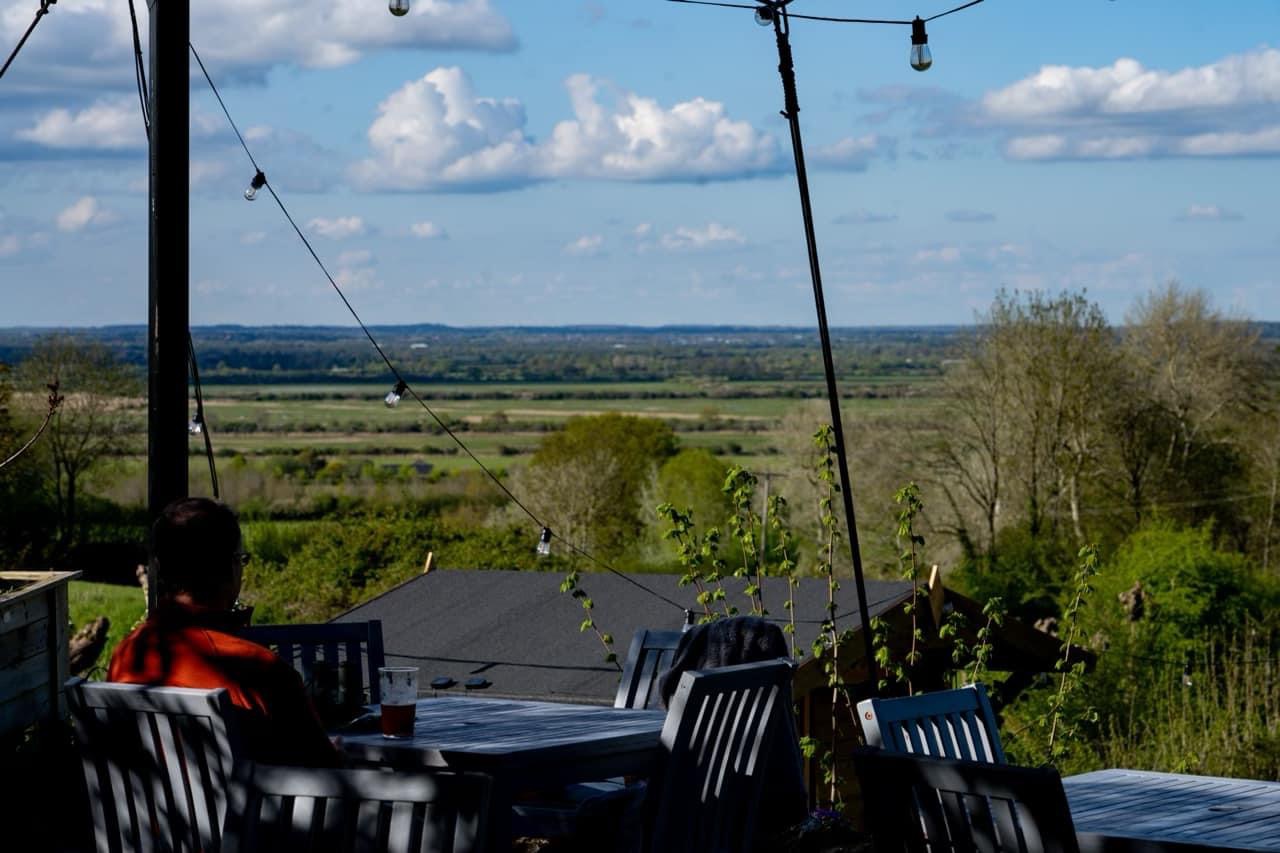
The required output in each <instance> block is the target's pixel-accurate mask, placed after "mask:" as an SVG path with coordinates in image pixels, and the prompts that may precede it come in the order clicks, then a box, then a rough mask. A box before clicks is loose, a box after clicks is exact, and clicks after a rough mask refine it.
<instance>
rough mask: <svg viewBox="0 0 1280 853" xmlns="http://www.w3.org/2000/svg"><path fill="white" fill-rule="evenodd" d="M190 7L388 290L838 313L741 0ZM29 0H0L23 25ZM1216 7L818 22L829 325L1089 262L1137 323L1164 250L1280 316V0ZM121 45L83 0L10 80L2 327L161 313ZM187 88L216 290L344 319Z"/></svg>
mask: <svg viewBox="0 0 1280 853" xmlns="http://www.w3.org/2000/svg"><path fill="white" fill-rule="evenodd" d="M163 1H164V0H161V2H163ZM138 5H139V10H140V12H141V13H142V14H143V17H144V20H143V22H142V23H143V25H144V27H145V9H146V5H145V3H141V2H139V4H138ZM192 5H193V13H192V14H193V25H192V40H193V42H194V43H195V46H196V48H197V49H198V50H199V51H200V52H201V54H202V56H203V58H204V59H205V62H206V65H207V66H208V67H209V70H210V72H211V73H212V74H213V75H214V78H215V80H217V81H218V82H219V84H220V86H221V89H222V92H223V95H224V97H225V98H226V100H227V102H228V104H229V106H230V108H231V111H232V114H233V116H235V118H236V120H237V122H238V123H239V124H240V126H241V128H242V129H243V130H244V131H245V133H246V136H247V138H248V140H249V144H250V147H251V148H252V149H253V150H254V154H255V156H256V157H257V159H258V160H259V162H260V163H261V164H262V166H263V168H264V170H265V171H266V173H267V176H268V178H269V179H270V181H271V183H272V185H273V186H274V187H276V189H277V190H278V191H279V192H280V193H281V195H282V196H283V198H284V199H285V201H286V203H287V204H288V205H289V207H290V210H291V212H292V213H293V214H294V217H295V218H296V219H297V220H298V221H299V223H300V224H301V225H302V226H303V228H304V230H306V231H307V232H308V234H309V235H310V236H312V237H313V238H314V244H315V246H316V249H317V251H318V252H319V253H320V254H321V256H322V257H323V258H324V259H325V260H326V262H327V263H328V264H329V266H330V269H331V270H333V271H334V273H335V275H336V277H337V278H338V280H339V281H340V282H341V283H342V284H343V285H344V286H345V287H346V288H347V291H348V295H349V296H350V298H351V300H352V302H353V303H354V304H355V305H356V306H357V308H358V309H359V310H360V311H361V313H362V315H363V316H364V318H365V319H366V320H367V321H370V322H376V323H397V322H431V323H445V324H450V325H489V324H537V325H545V324H558V323H633V324H644V325H659V324H674V323H744V324H795V325H811V324H812V323H813V322H814V313H813V304H812V298H811V293H810V289H809V282H808V271H807V267H806V260H805V248H804V241H803V233H802V231H801V227H800V214H799V203H798V199H797V194H796V188H795V182H794V176H793V174H792V171H791V168H790V164H791V149H790V144H789V137H788V131H787V127H786V123H785V121H784V120H783V119H782V118H781V116H780V115H779V114H778V111H779V110H780V108H781V106H782V95H781V87H780V84H779V80H778V75H777V71H776V64H777V56H776V52H775V49H774V44H773V36H772V32H771V31H770V30H767V29H763V28H760V27H757V26H756V25H755V24H754V22H753V20H752V14H751V12H749V11H745V10H744V11H739V10H730V9H719V8H708V7H697V6H690V5H684V4H678V3H669V2H663V0H594V2H583V1H582V0H414V2H413V6H412V9H411V12H410V13H409V15H407V16H406V17H404V18H393V17H392V16H391V15H390V14H388V12H387V11H386V7H385V6H384V5H381V4H379V3H377V2H374V0H362V2H359V3H356V2H353V0H306V2H299V3H291V4H278V3H267V2H265V0H234V2H222V3H216V2H212V0H192ZM37 8H38V2H36V0H0V50H3V51H4V53H5V55H7V52H8V50H9V49H10V48H11V47H12V45H13V44H14V43H16V41H17V39H18V37H19V36H20V35H21V33H22V31H23V30H24V29H25V28H26V26H27V24H28V23H29V22H30V20H31V17H32V16H33V14H34V12H35V10H36V9H37ZM945 8H947V4H945V3H938V4H934V5H928V4H926V5H919V4H918V3H917V4H915V5H910V4H907V3H905V2H902V0H795V3H794V4H793V6H792V10H793V11H795V12H798V13H808V14H815V15H835V16H856V17H889V18H910V17H912V16H913V15H915V14H917V13H918V14H921V15H926V16H927V15H929V14H933V13H936V12H938V11H942V10H943V9H945ZM1225 8H1226V6H1224V4H1216V3H1210V2H1206V1H1205V0H1179V2H1172V3H1171V2H1168V0H1164V2H1139V0H1114V1H1113V2H1109V1H1108V0H1018V2H1014V1H1013V0H986V2H984V3H982V4H981V5H979V6H976V7H974V8H972V9H969V10H966V11H964V12H961V13H959V14H956V15H952V16H949V17H947V18H944V19H941V20H939V21H936V22H934V23H933V24H932V25H931V26H930V29H929V34H930V46H931V48H932V49H933V54H934V66H933V68H932V69H931V70H929V71H928V72H926V73H918V72H916V71H914V70H912V69H911V68H910V67H909V65H908V63H907V54H908V51H909V48H910V39H909V35H910V30H909V28H905V27H888V26H868V25H841V24H830V23H817V22H809V21H799V20H797V21H794V22H793V27H792V42H793V46H794V50H795V57H796V65H797V76H798V81H799V93H800V103H801V122H802V127H803V133H804V138H805V144H806V154H807V158H808V161H809V166H810V181H811V186H812V191H813V201H814V208H815V214H816V220H817V230H818V240H819V250H820V254H821V258H822V265H823V273H824V280H825V282H826V286H827V304H828V312H829V316H830V320H831V323H832V324H833V325H840V326H848V325H868V324H917V323H918V324H933V323H965V322H970V321H972V320H973V318H974V316H975V312H977V311H981V310H982V309H983V308H984V307H986V306H987V305H988V304H989V303H990V300H991V297H992V295H993V294H994V293H995V292H996V291H997V290H998V289H1000V288H1002V287H1004V288H1009V289H1015V288H1020V289H1033V288H1040V289H1050V290H1058V289H1061V288H1075V289H1079V288H1087V289H1088V292H1089V294H1090V295H1091V296H1092V297H1093V298H1094V299H1096V300H1097V301H1098V302H1099V303H1100V304H1101V305H1102V306H1103V308H1104V309H1105V310H1106V312H1107V314H1108V316H1109V317H1110V318H1111V319H1112V320H1113V321H1115V322H1121V321H1123V318H1124V313H1125V311H1126V309H1127V308H1128V307H1129V306H1130V305H1131V304H1132V303H1133V301H1134V299H1135V298H1136V297H1137V296H1139V295H1140V294H1142V293H1144V292H1146V291H1147V290H1149V289H1151V288H1153V287H1156V286H1159V285H1161V284H1163V283H1164V282H1165V281H1167V280H1169V279H1174V278H1176V279H1178V280H1180V281H1182V282H1183V283H1184V284H1186V285H1189V286H1192V287H1199V288H1204V289H1205V290H1208V291H1209V292H1210V293H1211V294H1212V295H1213V297H1214V299H1215V301H1216V303H1217V304H1218V305H1219V306H1220V307H1222V308H1225V309H1230V310H1234V311H1238V312H1240V313H1243V314H1247V315H1249V316H1252V317H1254V318H1257V319H1264V320H1280V288H1277V287H1276V284H1277V274H1276V269H1277V268H1278V267H1280V216H1277V215H1276V214H1275V212H1274V209H1273V207H1274V204H1275V196H1276V192H1277V189H1280V169H1278V168H1277V166H1278V165H1280V163H1278V162H1277V161H1278V160H1280V47H1277V46H1276V45H1275V44H1274V43H1273V42H1274V41H1275V39H1276V38H1277V35H1276V34H1277V33H1280V4H1278V3H1276V2H1275V0H1235V2H1232V3H1231V4H1229V8H1230V11H1231V13H1232V14H1231V15H1230V16H1228V15H1226V14H1224V9H1225ZM143 44H144V46H145V45H146V44H147V34H146V32H145V29H144V32H143ZM130 51H131V36H130V35H129V30H128V7H127V3H126V0H62V2H59V3H58V4H57V5H56V6H54V7H52V10H51V12H50V14H49V15H48V17H46V18H45V19H44V20H43V21H42V22H41V23H40V25H39V26H38V27H37V29H36V31H35V34H34V35H33V36H32V38H31V40H30V42H29V43H28V45H27V47H26V48H25V49H24V51H23V52H22V54H21V55H20V56H19V57H18V59H17V61H16V62H15V63H14V65H13V67H12V68H11V69H10V71H9V72H8V73H7V74H6V75H5V77H4V78H3V79H0V288H3V293H4V301H3V309H0V325H28V324H30V325H62V324H71V325H97V324H107V323H144V322H145V321H146V295H147V285H146V250H147V242H146V241H147V223H146V207H147V200H146V174H147V171H146V170H147V155H146V145H145V137H144V134H143V130H142V124H141V117H140V112H139V109H138V105H137V98H136V94H135V93H134V89H133V87H134V83H133V76H132V65H131V53H130ZM193 65H194V63H193ZM192 98H193V102H192V114H193V118H192V127H191V133H192V143H191V158H192V186H191V222H192V233H191V287H192V300H191V319H192V322H193V323H194V324H197V325H199V324H206V323H222V322H234V323H248V324H259V323H326V324H330V323H332V324H342V323H346V322H347V321H348V319H347V315H346V314H345V311H344V309H343V307H342V305H341V303H340V302H339V301H338V299H337V297H336V296H335V295H334V294H333V293H332V291H331V290H330V289H329V286H328V284H327V282H325V280H324V279H323V277H322V276H321V275H320V273H319V271H318V270H317V269H316V267H315V266H314V264H313V263H312V261H311V260H310V258H309V257H308V256H307V255H306V254H305V250H304V249H303V248H302V247H301V245H300V244H299V243H298V241H297V239H296V237H294V236H293V235H292V233H291V232H290V231H289V229H288V225H287V223H286V222H285V221H284V219H283V217H282V216H281V215H280V212H279V210H277V209H276V208H275V206H274V204H273V203H272V202H271V201H270V199H269V198H265V199H264V198H259V200H258V201H255V202H253V203H249V202H246V201H244V199H243V197H242V193H243V191H244V188H245V186H246V185H247V184H248V181H249V179H250V177H252V173H253V170H252V167H251V166H250V165H249V162H248V160H247V159H246V158H245V156H244V152H243V151H242V150H241V149H240V148H239V145H238V143H237V142H236V140H235V138H234V136H233V135H232V134H231V133H230V130H229V128H228V127H227V125H226V123H225V120H224V119H223V118H222V116H221V113H220V112H219V111H218V107H217V105H216V103H215V102H214V101H213V100H212V98H211V97H210V95H209V94H208V91H207V88H206V87H205V86H204V83H203V81H202V80H196V79H194V78H193V82H192Z"/></svg>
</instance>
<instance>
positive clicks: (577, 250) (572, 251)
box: [564, 234, 604, 255]
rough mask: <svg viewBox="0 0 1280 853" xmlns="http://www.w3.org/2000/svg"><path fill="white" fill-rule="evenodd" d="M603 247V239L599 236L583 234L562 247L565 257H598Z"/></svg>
mask: <svg viewBox="0 0 1280 853" xmlns="http://www.w3.org/2000/svg"><path fill="white" fill-rule="evenodd" d="M603 247H604V237H603V236H601V235H599V234H583V235H582V236H581V237H579V238H578V239H577V240H574V241H573V242H571V243H569V244H567V245H566V246H565V247H564V253H565V254H566V255H598V254H600V250H601V249H602V248H603Z"/></svg>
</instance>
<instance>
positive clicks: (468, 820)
mask: <svg viewBox="0 0 1280 853" xmlns="http://www.w3.org/2000/svg"><path fill="white" fill-rule="evenodd" d="M233 798H234V800H235V802H234V803H233V805H232V808H231V813H230V815H229V817H228V819H227V836H226V844H225V846H224V847H223V850H224V851H226V853H257V851H263V852H264V853H265V852H266V851H271V853H275V851H289V850H309V851H334V853H339V851H341V853H347V851H356V850H370V851H374V850H376V851H381V853H476V851H482V850H485V849H486V845H487V844H488V832H489V824H490V804H491V802H492V780H491V779H490V778H489V777H487V776H484V775H479V774H470V773H448V772H435V771H415V772H409V771H396V772H394V773H393V772H389V771H385V770H330V769H318V768H309V767H274V766H270V765H265V764H258V765H255V764H251V763H246V764H244V765H242V766H241V767H240V768H239V769H238V771H237V773H236V785H235V788H234V792H233Z"/></svg>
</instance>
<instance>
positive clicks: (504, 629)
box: [334, 569, 911, 704]
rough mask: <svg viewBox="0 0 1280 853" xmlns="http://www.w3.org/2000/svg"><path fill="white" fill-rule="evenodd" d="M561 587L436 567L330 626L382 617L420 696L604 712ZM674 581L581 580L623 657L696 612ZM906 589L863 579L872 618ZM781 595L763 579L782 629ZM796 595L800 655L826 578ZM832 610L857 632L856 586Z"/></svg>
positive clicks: (594, 650) (596, 657) (397, 660)
mask: <svg viewBox="0 0 1280 853" xmlns="http://www.w3.org/2000/svg"><path fill="white" fill-rule="evenodd" d="M624 578H625V579H624ZM561 580H562V578H561V576H560V575H559V574H554V573H549V572H516V571H497V570H471V571H455V570H442V569H433V570H432V571H430V572H428V573H427V574H424V575H420V576H418V577H416V578H414V579H412V580H410V581H407V582H405V583H403V584H401V585H400V586H397V587H395V588H394V589H392V590H389V591H388V592H386V593H383V594H382V595H380V596H378V597H377V598H374V599H372V600H370V601H367V602H365V603H364V604H361V605H359V606H358V607H355V608H354V609H352V610H349V611H347V612H346V613H344V614H342V615H341V616H339V617H337V619H335V620H334V621H336V622H351V621H364V620H369V619H379V620H381V621H382V633H383V642H384V646H385V648H386V656H387V663H388V664H390V665H403V666H417V667H420V668H421V670H422V671H421V680H420V689H421V690H422V691H423V692H424V693H429V692H430V691H429V688H428V685H429V683H430V682H431V680H432V679H434V678H437V677H440V676H448V677H450V678H452V679H454V680H455V681H456V682H457V684H456V686H454V687H452V688H449V690H450V692H462V691H463V690H464V688H463V684H464V683H465V682H466V681H467V679H468V678H473V677H475V676H478V675H482V676H484V678H486V679H487V680H488V681H489V682H491V684H490V686H489V687H487V688H485V689H484V693H485V694H486V695H493V696H502V697H514V698H522V699H545V700H552V701H573V702H588V703H591V702H594V703H600V704H610V703H611V702H612V701H613V695H614V691H615V690H616V689H617V685H618V670H617V669H616V668H615V667H614V666H612V665H611V664H608V663H606V662H605V661H604V648H603V646H602V645H601V644H600V641H599V640H598V639H597V638H596V636H595V634H594V633H593V632H591V631H586V632H585V633H584V632H580V631H579V630H578V627H579V625H580V623H581V622H582V618H583V616H584V613H583V610H582V608H581V606H580V605H579V603H578V602H577V601H576V600H575V599H573V598H571V597H570V596H568V595H566V594H565V593H562V592H560V582H561ZM678 580H679V577H678V576H677V575H655V574H629V575H625V576H624V577H618V576H615V575H611V574H585V575H582V576H581V586H582V588H583V589H585V590H586V591H587V593H588V594H589V595H590V596H591V598H592V600H593V601H594V602H595V610H594V611H593V615H594V618H595V620H596V623H597V624H598V625H599V626H600V629H601V630H603V631H608V632H609V633H611V634H613V636H614V638H615V646H616V648H617V651H618V655H619V658H622V657H624V656H625V655H626V652H627V647H628V645H629V644H630V642H631V635H632V634H633V633H634V632H635V631H636V629H638V628H656V629H667V630H679V628H680V626H681V625H682V623H683V621H684V613H683V610H682V608H684V607H687V608H689V609H691V610H694V611H695V612H701V608H699V607H698V606H697V605H696V604H695V601H694V596H695V595H696V591H695V590H694V589H693V587H681V586H679V584H678ZM636 584H639V585H642V586H643V587H646V588H647V589H649V590H652V591H653V592H656V593H659V594H661V595H662V596H665V597H666V598H668V599H671V601H672V602H675V603H677V604H679V605H681V606H680V607H676V606H674V605H673V604H672V603H668V602H666V601H663V600H662V599H661V598H659V597H657V596H656V595H653V594H651V593H650V592H647V591H646V590H645V589H642V588H641V587H640V586H637V585H636ZM724 586H725V590H726V592H727V593H728V601H729V602H730V603H732V604H734V605H735V606H737V607H738V609H739V610H740V611H743V612H750V601H749V600H748V599H747V597H746V595H745V594H744V593H743V588H744V586H745V584H744V583H743V581H741V580H737V579H734V578H728V579H726V580H725V582H724ZM910 593H911V585H910V584H909V583H905V582H898V581H895V582H886V581H869V582H868V583H867V599H868V609H869V610H870V613H871V616H872V617H875V616H879V615H881V614H883V613H884V612H886V611H888V610H889V609H891V608H892V607H893V606H894V605H895V604H898V603H900V602H902V601H903V600H904V599H906V598H907V597H908V596H909V595H910ZM786 598H787V584H786V581H785V580H782V579H779V578H766V579H765V581H764V602H765V608H766V609H767V610H768V611H769V613H770V618H772V619H775V620H777V621H778V622H779V623H780V624H785V623H786V621H787V617H786V613H787V611H786V609H785V607H784V606H783V605H784V602H785V601H786ZM795 599H796V603H795V616H796V638H797V642H798V643H799V644H800V646H801V648H803V649H807V648H808V646H809V644H810V643H811V642H812V640H813V638H814V636H815V635H816V634H817V632H818V625H819V623H820V622H821V621H822V619H823V617H824V615H825V612H826V606H827V583H826V580H825V579H822V578H804V579H802V580H801V581H800V585H799V587H798V588H797V590H796V593H795ZM836 602H837V623H838V625H839V626H840V629H841V630H844V629H857V628H859V627H860V626H861V620H860V619H859V617H858V606H857V597H856V594H855V591H854V584H853V582H852V581H849V580H845V581H844V582H843V587H842V589H840V591H839V592H837V594H836ZM806 656H807V655H806Z"/></svg>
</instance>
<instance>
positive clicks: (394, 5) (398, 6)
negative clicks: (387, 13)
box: [387, 0, 409, 18]
mask: <svg viewBox="0 0 1280 853" xmlns="http://www.w3.org/2000/svg"><path fill="white" fill-rule="evenodd" d="M387 8H388V9H390V10H391V14H393V15H395V16H396V17H397V18H403V17H404V16H405V15H407V14H409V0H388V3H387Z"/></svg>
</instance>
